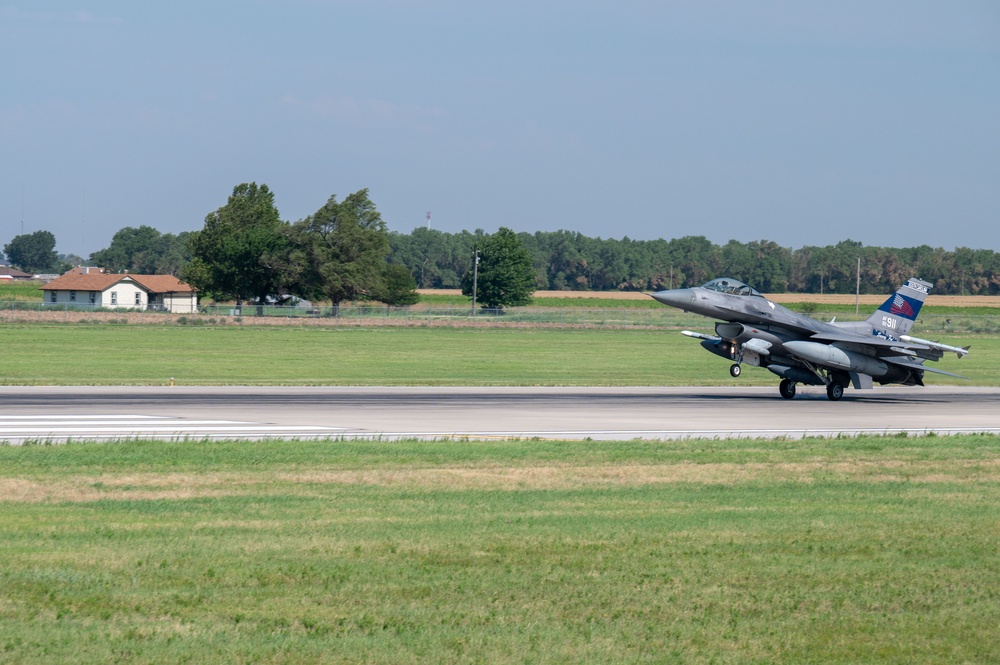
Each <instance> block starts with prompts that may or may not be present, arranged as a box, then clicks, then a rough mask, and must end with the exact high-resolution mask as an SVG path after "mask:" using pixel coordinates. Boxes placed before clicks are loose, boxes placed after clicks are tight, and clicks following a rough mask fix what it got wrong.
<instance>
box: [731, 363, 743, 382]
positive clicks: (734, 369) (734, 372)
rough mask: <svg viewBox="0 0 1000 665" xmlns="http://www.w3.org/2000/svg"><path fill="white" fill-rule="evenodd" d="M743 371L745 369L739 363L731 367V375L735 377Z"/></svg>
mask: <svg viewBox="0 0 1000 665" xmlns="http://www.w3.org/2000/svg"><path fill="white" fill-rule="evenodd" d="M742 372H743V369H742V368H741V367H740V366H739V365H738V364H737V365H733V366H732V367H730V368H729V375H730V376H731V377H733V378H734V379H735V378H736V377H738V376H739V375H740V374H741V373H742Z"/></svg>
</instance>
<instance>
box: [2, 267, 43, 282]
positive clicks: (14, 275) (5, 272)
mask: <svg viewBox="0 0 1000 665" xmlns="http://www.w3.org/2000/svg"><path fill="white" fill-rule="evenodd" d="M34 277H35V276H34V275H30V274H28V273H26V272H22V271H20V270H18V269H17V268H11V267H10V266H0V279H34Z"/></svg>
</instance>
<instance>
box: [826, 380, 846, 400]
mask: <svg viewBox="0 0 1000 665" xmlns="http://www.w3.org/2000/svg"><path fill="white" fill-rule="evenodd" d="M826 396H827V397H829V398H830V401H832V402H836V401H838V400H839V399H840V398H841V397H843V396H844V386H842V385H840V384H839V383H830V384H828V385H827V386H826Z"/></svg>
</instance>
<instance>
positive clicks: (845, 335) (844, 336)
mask: <svg viewBox="0 0 1000 665" xmlns="http://www.w3.org/2000/svg"><path fill="white" fill-rule="evenodd" d="M809 339H813V340H816V341H817V342H850V343H851V344H868V345H870V346H878V347H883V348H886V349H889V348H899V347H901V346H902V347H906V346H912V348H914V349H926V348H927V347H926V346H924V347H921V346H913V345H906V344H900V343H899V342H898V341H892V340H888V339H884V338H882V337H876V336H875V335H859V334H857V333H852V332H850V331H848V330H844V331H836V332H820V333H816V334H815V335H813V336H812V337H810V338H809Z"/></svg>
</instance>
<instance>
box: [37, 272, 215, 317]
mask: <svg viewBox="0 0 1000 665" xmlns="http://www.w3.org/2000/svg"><path fill="white" fill-rule="evenodd" d="M91 270H100V269H99V268H92V269H91ZM41 289H42V291H44V292H45V304H46V305H70V306H76V307H95V308H96V307H103V308H105V309H138V310H154V311H166V312H173V313H175V314H191V313H194V312H197V311H198V290H197V289H195V288H194V287H193V286H191V285H190V284H186V283H184V282H182V281H181V280H179V279H177V278H176V277H174V276H173V275H129V274H124V275H112V274H108V273H106V272H95V273H74V272H73V271H70V272H68V273H66V274H65V275H63V276H61V277H58V278H57V279H54V280H52V281H51V282H49V283H48V284H46V285H45V286H43V287H41Z"/></svg>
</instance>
